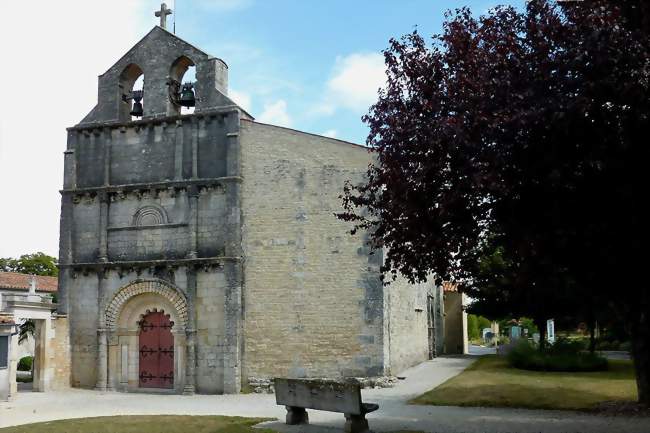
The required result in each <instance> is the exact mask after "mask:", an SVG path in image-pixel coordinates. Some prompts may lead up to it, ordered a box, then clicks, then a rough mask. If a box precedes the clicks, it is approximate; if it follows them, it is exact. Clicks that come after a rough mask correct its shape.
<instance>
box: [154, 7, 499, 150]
mask: <svg viewBox="0 0 650 433" xmlns="http://www.w3.org/2000/svg"><path fill="white" fill-rule="evenodd" d="M173 3H174V2H173V1H171V0H170V1H168V6H169V7H172V8H174V9H175V12H176V32H177V34H178V35H179V36H180V37H182V38H184V39H186V40H187V41H189V42H191V43H193V44H195V45H197V46H199V47H200V48H202V49H204V50H205V51H207V52H209V53H210V54H212V55H215V56H217V57H220V58H222V59H223V60H225V61H226V62H227V63H228V65H229V67H230V88H231V89H232V91H233V96H234V97H235V99H238V98H239V99H240V100H239V101H238V102H240V103H243V104H244V105H246V106H247V107H246V108H248V109H249V110H250V112H251V114H253V115H254V116H255V117H256V118H257V119H258V120H260V121H266V122H270V123H279V124H284V125H286V126H290V127H293V128H296V129H299V130H305V131H308V132H313V133H318V134H326V135H334V136H336V137H337V138H341V139H344V140H349V141H353V142H357V143H363V142H364V141H365V138H366V136H367V128H366V127H365V126H364V125H363V124H362V122H361V120H360V118H361V116H362V115H363V114H364V113H365V112H366V111H367V108H368V106H369V105H370V104H371V103H372V98H373V97H374V95H375V90H376V87H378V85H379V84H380V82H378V80H381V77H382V71H381V68H382V67H383V59H382V57H381V54H380V53H381V50H383V49H384V48H386V47H387V46H388V40H389V39H390V38H391V37H397V36H400V35H403V34H405V33H408V32H411V31H413V29H414V28H415V26H417V28H418V30H419V31H420V32H421V33H422V34H423V35H426V36H429V35H432V34H433V33H436V32H439V31H440V29H441V24H442V20H443V14H444V11H445V10H446V9H449V8H456V7H459V6H461V5H467V6H470V7H471V9H472V10H474V11H477V12H478V13H481V12H483V11H485V10H487V9H488V8H489V7H492V6H494V5H496V4H499V3H503V2H498V1H492V0H479V1H464V2H460V1H422V0H390V1H389V0H374V1H365V0H364V1H361V0H357V1H341V0H330V1H306V0H302V1H298V0H265V1H263V0H225V1H207V0H206V1H199V2H196V1H194V2H192V1H190V0H176V4H175V5H174V4H173ZM150 13H151V12H150ZM170 27H171V25H170Z"/></svg>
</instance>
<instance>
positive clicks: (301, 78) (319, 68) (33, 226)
mask: <svg viewBox="0 0 650 433" xmlns="http://www.w3.org/2000/svg"><path fill="white" fill-rule="evenodd" d="M166 1H167V4H168V6H169V7H171V8H173V9H175V10H176V11H175V12H176V13H175V16H176V30H177V34H178V35H179V36H180V37H182V38H183V39H185V40H187V41H188V42H190V43H192V44H194V45H196V46H198V47H199V48H202V49H203V50H205V51H207V52H208V53H210V54H212V55H214V56H217V57H220V58H222V59H223V60H225V61H226V62H227V63H228V65H229V66H230V71H229V72H230V74H229V75H230V86H229V87H230V96H231V97H232V98H233V99H235V100H236V101H237V102H239V103H240V104H241V105H243V106H244V107H245V108H246V109H247V110H249V111H250V113H251V114H252V115H253V116H255V117H256V119H257V120H258V121H262V122H267V123H274V124H280V125H284V126H290V127H292V128H295V129H299V130H303V131H308V132H312V133H316V134H325V135H329V136H335V137H337V138H340V139H344V140H348V141H352V142H356V143H364V142H365V139H366V135H367V129H366V127H365V126H364V125H363V123H362V122H361V116H362V115H363V114H364V113H366V112H367V110H368V107H369V106H370V105H371V104H372V103H373V102H374V101H375V100H376V90H377V88H378V87H379V86H381V85H382V83H383V82H384V65H383V58H382V56H381V54H380V53H381V50H383V49H384V48H386V47H387V46H388V40H389V39H390V38H391V37H398V36H401V35H403V34H405V33H409V32H411V31H413V29H414V26H416V25H417V26H418V29H419V31H420V32H421V33H422V34H424V35H427V36H428V35H432V34H433V33H436V32H439V31H440V29H441V23H442V20H443V14H444V11H445V10H446V9H449V8H457V7H460V6H463V5H468V6H470V7H471V8H472V10H473V11H475V12H476V13H479V14H480V13H482V12H485V11H486V10H487V9H488V8H490V7H493V6H495V5H497V4H502V3H504V2H501V1H498V0H464V1H450V0H445V1H432V0H429V1H424V0H348V1H343V0H328V1H316V0H300V1H298V0H176V4H175V5H174V0H166ZM523 1H524V0H511V1H510V2H511V3H512V2H515V4H519V5H521V4H523ZM43 3H44V2H43V1H42V0H21V1H13V2H3V4H2V7H3V9H2V12H3V16H4V17H7V19H5V20H4V22H3V24H2V26H0V40H3V41H9V42H8V43H5V44H0V56H1V58H3V59H8V60H7V62H5V63H6V65H5V64H3V66H5V67H3V68H0V81H1V82H4V83H7V85H6V86H5V87H4V89H3V96H4V97H5V100H6V101H10V102H8V103H6V104H0V184H1V185H3V186H4V187H3V191H2V194H3V203H4V205H3V207H2V208H1V209H2V212H0V257H7V256H14V257H15V256H18V255H20V254H25V253H32V252H36V251H44V252H46V253H48V254H51V255H55V256H56V255H57V253H58V234H59V209H60V195H59V193H58V190H59V189H60V188H61V185H62V181H63V151H64V150H65V147H66V127H69V126H72V125H75V124H76V123H77V122H79V121H80V120H81V119H82V118H83V117H84V116H85V115H86V114H87V113H88V112H89V111H90V110H91V109H92V107H93V106H94V105H95V103H96V101H97V76H98V75H100V74H102V73H103V72H105V71H106V70H107V69H108V68H109V67H110V66H111V65H112V64H113V63H115V62H116V61H117V60H118V59H119V58H120V57H121V56H122V55H123V54H124V53H126V52H127V51H128V50H129V49H130V48H131V47H132V46H133V45H134V44H135V43H136V42H137V41H138V40H140V39H141V38H142V37H143V36H144V35H145V34H146V33H148V32H149V31H150V30H151V28H152V27H153V26H154V25H156V24H157V23H158V20H157V19H156V18H155V17H154V11H155V10H158V9H159V8H160V0H111V1H110V2H106V1H105V0H65V1H52V2H49V3H48V7H43ZM26 26H29V28H30V29H32V31H25V28H26ZM17 77H18V78H19V79H17ZM145 103H146V98H145Z"/></svg>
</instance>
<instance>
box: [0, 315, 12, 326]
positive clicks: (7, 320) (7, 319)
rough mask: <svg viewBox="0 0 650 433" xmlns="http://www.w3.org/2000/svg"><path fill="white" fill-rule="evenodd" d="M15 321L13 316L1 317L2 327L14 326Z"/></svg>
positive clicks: (0, 323)
mask: <svg viewBox="0 0 650 433" xmlns="http://www.w3.org/2000/svg"><path fill="white" fill-rule="evenodd" d="M13 324H14V319H13V318H12V317H11V316H5V315H0V325H13Z"/></svg>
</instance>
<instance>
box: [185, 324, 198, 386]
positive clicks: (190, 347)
mask: <svg viewBox="0 0 650 433" xmlns="http://www.w3.org/2000/svg"><path fill="white" fill-rule="evenodd" d="M185 336H186V345H185V350H186V354H185V358H186V362H185V386H184V387H183V394H184V395H192V394H194V393H195V392H196V330H195V329H190V328H188V329H186V330H185Z"/></svg>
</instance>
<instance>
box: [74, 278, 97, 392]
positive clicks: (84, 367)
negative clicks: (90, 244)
mask: <svg viewBox="0 0 650 433" xmlns="http://www.w3.org/2000/svg"><path fill="white" fill-rule="evenodd" d="M98 284H99V280H98V278H97V275H96V274H94V273H93V274H88V275H83V274H79V275H77V276H76V278H70V279H68V280H67V281H66V288H67V292H68V296H69V298H68V299H69V301H68V303H67V304H68V322H69V326H70V358H71V384H72V386H75V387H81V388H93V387H94V386H95V384H96V383H97V370H96V368H97V327H98V325H99V308H98V298H97V294H98Z"/></svg>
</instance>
